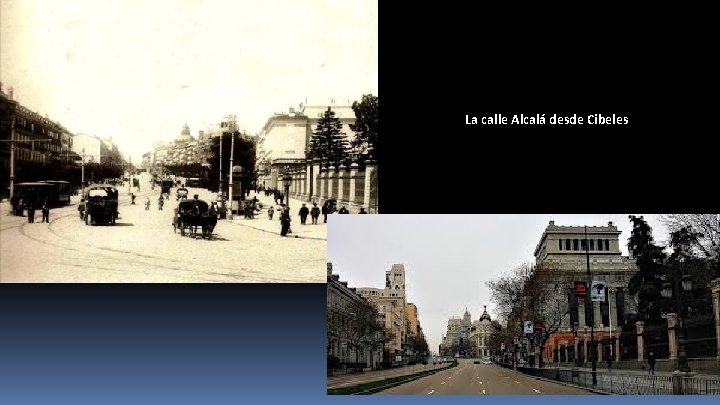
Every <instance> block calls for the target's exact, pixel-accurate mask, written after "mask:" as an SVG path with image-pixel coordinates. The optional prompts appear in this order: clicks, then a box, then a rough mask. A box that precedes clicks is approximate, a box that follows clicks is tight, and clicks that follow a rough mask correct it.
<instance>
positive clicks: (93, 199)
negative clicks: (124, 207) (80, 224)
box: [82, 184, 118, 225]
mask: <svg viewBox="0 0 720 405" xmlns="http://www.w3.org/2000/svg"><path fill="white" fill-rule="evenodd" d="M84 199H85V207H84V210H83V211H82V216H83V219H84V220H85V225H92V224H110V225H115V220H117V218H118V190H117V188H115V186H113V185H112V184H91V185H89V186H88V187H87V188H86V189H85V196H84Z"/></svg>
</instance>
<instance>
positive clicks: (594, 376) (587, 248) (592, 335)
mask: <svg viewBox="0 0 720 405" xmlns="http://www.w3.org/2000/svg"><path fill="white" fill-rule="evenodd" d="M585 262H586V267H587V276H588V288H587V298H586V299H587V302H589V303H590V304H591V310H592V300H591V299H590V290H591V289H592V275H591V274H590V242H589V241H588V235H587V225H585ZM596 350H597V348H596V347H595V314H594V313H593V316H592V322H590V362H591V367H592V383H593V386H596V385H597V359H595V357H596V353H595V351H596Z"/></svg>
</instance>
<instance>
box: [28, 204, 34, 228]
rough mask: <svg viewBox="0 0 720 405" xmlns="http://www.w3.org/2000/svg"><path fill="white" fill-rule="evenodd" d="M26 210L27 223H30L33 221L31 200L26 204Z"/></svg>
mask: <svg viewBox="0 0 720 405" xmlns="http://www.w3.org/2000/svg"><path fill="white" fill-rule="evenodd" d="M27 212H28V223H30V224H32V223H34V222H35V207H34V206H33V204H32V202H30V203H29V204H28V205H27Z"/></svg>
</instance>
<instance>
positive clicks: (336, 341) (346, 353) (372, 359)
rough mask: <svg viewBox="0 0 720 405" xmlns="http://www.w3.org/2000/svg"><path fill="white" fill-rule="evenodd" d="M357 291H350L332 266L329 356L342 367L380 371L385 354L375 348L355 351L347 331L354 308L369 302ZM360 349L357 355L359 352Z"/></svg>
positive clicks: (329, 273) (328, 287)
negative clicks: (350, 366) (359, 364)
mask: <svg viewBox="0 0 720 405" xmlns="http://www.w3.org/2000/svg"><path fill="white" fill-rule="evenodd" d="M365 301H366V300H365V298H363V297H362V296H360V294H358V293H357V292H356V290H355V288H352V287H349V286H348V283H347V282H346V281H341V280H340V276H339V275H337V274H333V267H332V263H328V266H327V311H328V312H327V314H328V342H327V351H328V355H329V356H334V357H336V358H338V360H339V361H340V363H341V364H348V363H356V362H358V363H362V364H364V365H365V367H372V368H373V369H374V368H377V366H378V365H379V364H380V362H381V361H382V350H381V349H380V348H376V349H373V348H372V347H371V346H368V345H366V346H361V347H357V348H356V347H355V346H354V345H353V344H352V341H351V339H349V338H348V334H347V333H345V332H346V330H345V328H346V327H347V325H348V324H349V323H350V322H351V320H352V317H353V313H352V308H353V305H354V304H356V303H361V302H365ZM356 349H357V352H356Z"/></svg>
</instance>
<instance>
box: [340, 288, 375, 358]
mask: <svg viewBox="0 0 720 405" xmlns="http://www.w3.org/2000/svg"><path fill="white" fill-rule="evenodd" d="M347 311H348V313H349V315H350V320H349V322H347V324H346V327H345V339H346V340H347V342H348V345H349V346H351V347H352V348H353V349H354V350H355V364H358V363H359V361H358V360H359V351H360V348H361V347H364V346H365V342H366V341H367V340H368V336H370V335H373V334H375V333H377V330H378V327H379V323H378V311H377V309H376V308H375V306H374V305H372V304H371V303H369V302H368V301H366V300H364V299H363V300H360V301H353V303H352V304H350V305H348V308H347ZM380 330H382V328H381V327H380Z"/></svg>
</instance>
